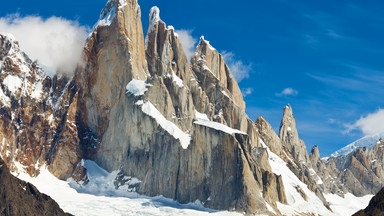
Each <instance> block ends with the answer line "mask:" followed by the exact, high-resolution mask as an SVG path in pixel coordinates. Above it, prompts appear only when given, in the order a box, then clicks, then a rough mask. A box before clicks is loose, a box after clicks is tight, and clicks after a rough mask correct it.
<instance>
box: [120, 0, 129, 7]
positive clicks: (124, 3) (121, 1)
mask: <svg viewBox="0 0 384 216" xmlns="http://www.w3.org/2000/svg"><path fill="white" fill-rule="evenodd" d="M119 4H120V6H119V8H123V7H125V6H127V5H128V3H127V2H126V1H125V0H119Z"/></svg>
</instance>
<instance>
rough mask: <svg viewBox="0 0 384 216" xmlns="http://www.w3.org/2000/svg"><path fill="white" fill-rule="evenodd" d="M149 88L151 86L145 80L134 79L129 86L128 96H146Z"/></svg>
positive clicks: (127, 88)
mask: <svg viewBox="0 0 384 216" xmlns="http://www.w3.org/2000/svg"><path fill="white" fill-rule="evenodd" d="M149 86H151V85H150V84H147V83H146V82H145V81H143V80H137V79H133V80H131V81H130V82H129V83H128V84H127V87H126V90H127V94H133V95H134V96H140V95H144V93H145V92H146V91H147V90H148V88H147V87H149Z"/></svg>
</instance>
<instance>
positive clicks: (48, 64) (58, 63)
mask: <svg viewBox="0 0 384 216" xmlns="http://www.w3.org/2000/svg"><path fill="white" fill-rule="evenodd" d="M0 30H1V31H2V32H8V33H11V34H13V35H14V36H15V38H16V40H17V41H19V44H20V47H21V49H22V50H23V51H24V52H25V53H26V54H27V55H28V56H29V57H30V58H31V59H32V60H36V59H37V60H38V62H39V64H40V65H42V66H43V67H44V68H45V69H46V70H47V71H46V72H47V73H48V74H49V75H53V74H54V73H55V72H56V71H60V72H62V73H73V72H74V70H75V68H76V65H77V63H78V61H79V60H80V58H81V53H82V51H83V48H84V43H85V39H86V37H87V28H86V27H84V26H80V25H79V23H78V22H76V21H70V20H66V19H64V18H60V17H54V16H53V17H50V18H47V19H43V18H41V17H38V16H26V17H20V16H19V15H18V14H13V15H10V16H7V17H2V18H0Z"/></svg>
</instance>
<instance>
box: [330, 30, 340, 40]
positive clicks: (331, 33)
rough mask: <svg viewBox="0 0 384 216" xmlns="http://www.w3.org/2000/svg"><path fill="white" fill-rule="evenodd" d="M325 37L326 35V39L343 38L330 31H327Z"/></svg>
mask: <svg viewBox="0 0 384 216" xmlns="http://www.w3.org/2000/svg"><path fill="white" fill-rule="evenodd" d="M326 35H328V37H330V38H332V39H341V38H343V36H341V35H340V34H338V33H336V32H335V31H334V30H332V29H327V33H326Z"/></svg>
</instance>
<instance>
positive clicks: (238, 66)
mask: <svg viewBox="0 0 384 216" xmlns="http://www.w3.org/2000/svg"><path fill="white" fill-rule="evenodd" d="M222 55H223V58H224V61H225V63H226V64H227V65H228V67H229V69H230V70H231V72H232V75H233V76H234V77H235V79H236V81H237V82H241V81H242V80H243V79H246V78H248V77H249V74H250V73H251V71H252V64H245V63H244V62H243V61H242V60H239V59H238V58H237V57H236V56H235V54H234V53H232V52H228V51H223V52H222Z"/></svg>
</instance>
